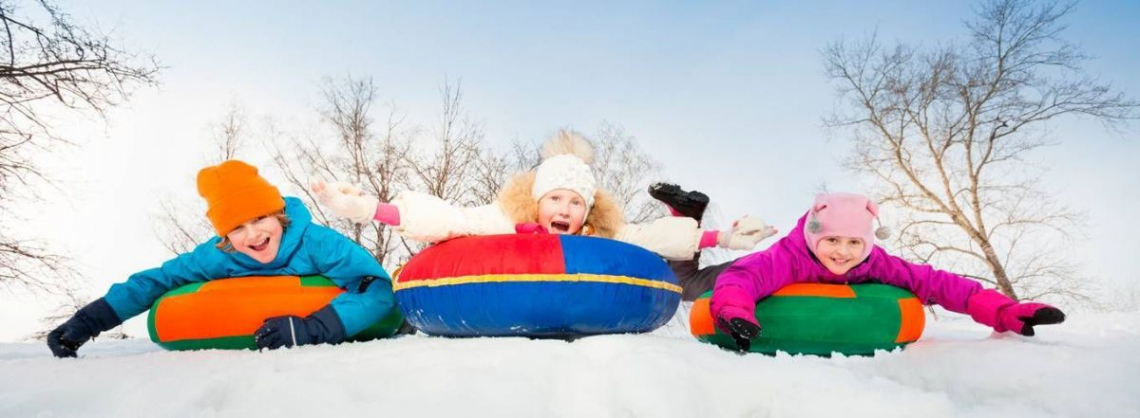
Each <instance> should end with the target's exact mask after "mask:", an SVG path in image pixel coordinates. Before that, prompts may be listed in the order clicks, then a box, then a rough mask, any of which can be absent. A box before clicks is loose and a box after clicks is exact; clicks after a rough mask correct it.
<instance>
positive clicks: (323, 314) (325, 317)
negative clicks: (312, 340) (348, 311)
mask: <svg viewBox="0 0 1140 418" xmlns="http://www.w3.org/2000/svg"><path fill="white" fill-rule="evenodd" d="M306 319H307V320H306V321H305V322H306V324H305V325H306V326H307V327H308V328H309V333H310V334H311V335H313V336H315V337H316V339H317V341H316V342H317V343H326V344H339V343H341V342H344V340H345V339H346V338H348V337H347V335H345V331H344V322H342V321H341V320H340V315H337V313H336V309H333V307H332V305H326V306H325V307H323V308H321V309H319V310H317V311H316V312H313V314H312V315H309V317H308V318H306Z"/></svg>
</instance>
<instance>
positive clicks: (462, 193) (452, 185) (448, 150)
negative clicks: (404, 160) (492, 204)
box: [408, 82, 501, 205]
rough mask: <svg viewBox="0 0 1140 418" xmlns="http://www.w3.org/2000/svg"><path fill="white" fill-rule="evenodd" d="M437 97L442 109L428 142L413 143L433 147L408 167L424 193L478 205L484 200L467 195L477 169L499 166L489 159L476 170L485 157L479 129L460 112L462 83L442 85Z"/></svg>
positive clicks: (484, 198) (411, 158)
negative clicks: (431, 150) (439, 97)
mask: <svg viewBox="0 0 1140 418" xmlns="http://www.w3.org/2000/svg"><path fill="white" fill-rule="evenodd" d="M440 95H441V96H442V98H443V101H442V103H443V107H442V109H441V112H440V115H439V120H438V121H437V122H436V125H435V126H434V127H433V128H432V129H431V134H432V138H430V140H428V141H422V140H421V141H417V142H419V143H421V144H425V145H426V143H434V144H436V145H437V146H436V147H435V148H434V150H433V152H431V153H430V154H431V155H430V156H417V155H411V156H410V158H409V159H408V165H409V167H410V168H411V172H412V173H413V174H414V176H415V178H416V179H417V180H419V183H420V185H422V187H423V188H424V191H425V192H426V193H428V194H431V195H433V196H436V197H439V198H440V199H443V200H446V201H448V202H453V203H456V204H461V205H473V204H478V203H481V202H483V201H485V200H486V197H487V196H486V194H483V195H482V196H478V195H474V194H473V193H471V191H472V190H473V189H475V188H474V187H472V184H471V183H472V181H479V180H478V179H476V176H477V174H478V173H479V171H480V170H481V169H483V170H495V169H496V168H495V166H496V165H501V164H499V163H495V162H494V158H492V159H491V160H488V161H487V163H488V164H489V165H484V166H483V167H480V161H479V160H480V158H479V157H480V154H481V153H482V154H484V155H486V154H487V153H486V152H484V151H483V146H484V145H483V136H484V133H483V126H482V125H481V124H479V123H476V122H473V121H471V119H470V118H469V117H468V116H467V113H466V111H464V109H463V86H462V82H457V83H456V84H454V85H452V84H451V83H450V82H445V83H444V85H443V86H442V87H441V88H440ZM489 173H490V172H488V174H489ZM483 180H484V181H485V180H487V179H483Z"/></svg>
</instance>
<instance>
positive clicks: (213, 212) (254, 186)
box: [198, 160, 285, 237]
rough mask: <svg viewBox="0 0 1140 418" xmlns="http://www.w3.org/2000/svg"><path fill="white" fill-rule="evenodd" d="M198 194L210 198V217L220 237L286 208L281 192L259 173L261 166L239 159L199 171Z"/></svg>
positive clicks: (208, 215)
mask: <svg viewBox="0 0 1140 418" xmlns="http://www.w3.org/2000/svg"><path fill="white" fill-rule="evenodd" d="M198 194H199V195H200V196H202V197H203V198H205V199H206V217H207V218H209V219H210V224H212V225H213V226H214V231H215V232H217V233H218V236H219V237H224V236H226V234H228V233H230V231H233V230H234V229H235V228H237V227H238V226H240V225H241V224H243V223H246V222H248V221H251V220H253V219H255V218H257V217H259V216H265V215H269V214H271V213H274V212H277V211H280V210H282V209H284V208H285V199H282V198H281V192H278V191H277V188H276V187H273V185H272V184H269V182H267V181H265V179H263V178H261V176H259V175H258V174H257V167H254V166H251V165H249V164H246V163H244V162H241V161H238V160H229V161H226V162H223V163H221V164H218V165H215V166H210V167H206V168H203V169H202V170H201V171H199V172H198Z"/></svg>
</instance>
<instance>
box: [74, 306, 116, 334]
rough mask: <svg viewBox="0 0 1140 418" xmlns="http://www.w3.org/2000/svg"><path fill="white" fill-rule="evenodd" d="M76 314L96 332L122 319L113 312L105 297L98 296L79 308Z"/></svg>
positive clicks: (112, 325) (108, 327)
mask: <svg viewBox="0 0 1140 418" xmlns="http://www.w3.org/2000/svg"><path fill="white" fill-rule="evenodd" d="M77 316H79V317H81V318H82V320H83V321H84V322H86V323H87V326H88V327H90V328H91V329H92V330H96V331H98V332H103V331H106V330H109V329H111V328H114V327H117V326H119V325H120V324H122V323H123V320H122V319H119V315H118V314H116V313H115V310H114V309H113V308H111V304H110V303H107V299H105V298H99V299H96V300H95V301H94V302H91V303H89V304H87V306H84V307H83V308H82V309H80V310H79V312H78V313H77Z"/></svg>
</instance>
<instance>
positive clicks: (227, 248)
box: [214, 210, 289, 253]
mask: <svg viewBox="0 0 1140 418" xmlns="http://www.w3.org/2000/svg"><path fill="white" fill-rule="evenodd" d="M266 216H272V217H274V218H277V221H278V222H281V231H282V232H284V231H285V228H287V227H289V217H288V216H285V211H283V210H282V211H277V212H274V213H271V214H269V215H266ZM227 235H229V234H227ZM214 247H215V248H217V249H219V250H222V252H227V253H232V252H234V251H237V250H235V249H234V246H233V243H232V242H230V238H229V237H227V236H225V235H223V236H222V240H221V241H218V243H217V244H216V245H214Z"/></svg>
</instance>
